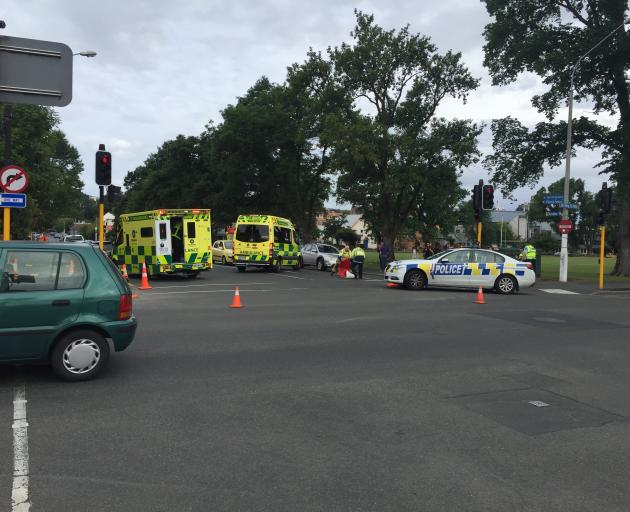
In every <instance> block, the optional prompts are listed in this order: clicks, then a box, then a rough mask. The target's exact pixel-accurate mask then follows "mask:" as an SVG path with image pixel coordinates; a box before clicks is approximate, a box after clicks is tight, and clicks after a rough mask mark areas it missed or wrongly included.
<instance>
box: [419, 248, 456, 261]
mask: <svg viewBox="0 0 630 512" xmlns="http://www.w3.org/2000/svg"><path fill="white" fill-rule="evenodd" d="M449 252H451V249H449V250H447V251H440V252H436V253H435V254H433V255H431V256H429V257H428V258H424V259H425V260H435V259H437V258H439V257H441V256H444V255H445V254H447V253H449Z"/></svg>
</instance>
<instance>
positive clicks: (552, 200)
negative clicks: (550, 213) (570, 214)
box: [543, 196, 564, 204]
mask: <svg viewBox="0 0 630 512" xmlns="http://www.w3.org/2000/svg"><path fill="white" fill-rule="evenodd" d="M562 201H564V196H543V204H560V203H561V202H562Z"/></svg>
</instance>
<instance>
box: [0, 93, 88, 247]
mask: <svg viewBox="0 0 630 512" xmlns="http://www.w3.org/2000/svg"><path fill="white" fill-rule="evenodd" d="M2 108H3V107H2V104H0V111H1V110H2ZM58 125H59V118H58V116H57V115H56V114H55V112H54V111H53V109H51V108H49V107H40V106H34V105H15V106H14V107H13V129H12V137H11V138H12V143H13V144H12V146H13V148H12V149H13V151H12V154H11V163H13V164H15V165H19V166H20V167H22V168H24V169H26V170H27V172H28V174H29V178H30V185H29V189H28V191H27V193H28V207H27V208H25V209H13V212H12V214H11V232H12V237H13V238H28V237H29V233H30V232H31V231H33V230H37V231H43V230H45V229H48V228H50V227H52V226H53V224H54V223H55V221H56V220H57V219H59V218H62V217H75V216H76V215H77V214H78V213H79V208H78V204H79V202H80V199H81V188H82V187H83V183H82V182H81V178H80V174H81V172H82V171H83V164H82V163H81V160H80V158H79V152H78V151H77V149H76V148H75V147H74V146H72V145H71V144H70V143H69V142H68V140H67V139H66V136H65V135H64V133H63V132H62V131H61V130H59V129H58V128H57V127H58ZM2 136H3V134H2ZM0 144H4V140H3V138H2V137H0Z"/></svg>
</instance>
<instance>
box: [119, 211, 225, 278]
mask: <svg viewBox="0 0 630 512" xmlns="http://www.w3.org/2000/svg"><path fill="white" fill-rule="evenodd" d="M119 220H120V226H119V230H118V236H117V240H116V248H115V249H114V251H113V253H112V260H114V262H115V263H116V264H117V265H118V266H122V264H123V263H125V264H126V265H127V272H128V273H129V274H140V273H141V272H142V263H146V266H147V271H148V273H149V274H151V275H158V274H175V273H183V274H186V275H188V276H190V277H196V276H197V275H198V274H199V272H200V271H201V270H206V269H210V268H212V235H211V232H210V210H207V209H206V210H199V209H192V208H191V209H185V210H184V209H181V210H179V209H178V210H152V211H147V212H138V213H124V214H122V215H121V216H120V219H119Z"/></svg>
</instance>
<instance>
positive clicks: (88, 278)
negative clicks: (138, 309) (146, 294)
mask: <svg viewBox="0 0 630 512" xmlns="http://www.w3.org/2000/svg"><path fill="white" fill-rule="evenodd" d="M0 269H2V274H1V276H0V311H3V312H9V311H10V314H4V313H3V314H1V315H0V340H1V342H0V361H3V362H5V361H10V362H18V361H19V362H31V361H32V362H38V361H48V362H50V364H51V365H52V368H53V370H54V372H55V373H56V374H57V375H58V376H60V377H61V378H63V379H66V380H72V381H77V380H87V379H90V378H92V377H94V376H95V375H96V374H97V373H99V372H100V371H101V369H102V368H103V367H104V366H105V364H106V363H107V360H108V358H109V353H110V342H109V341H108V340H110V341H111V346H112V348H113V350H115V351H116V352H119V351H122V350H125V349H126V348H127V346H129V344H130V343H131V342H132V341H133V338H134V336H135V332H136V326H137V322H136V319H135V317H134V316H133V314H132V301H131V289H130V288H129V286H128V285H127V283H126V282H125V280H124V279H123V278H122V277H121V275H120V272H119V271H118V269H117V268H116V267H115V266H114V264H113V263H112V262H111V261H110V260H109V259H108V258H107V257H106V256H105V254H103V252H101V251H99V250H96V248H95V247H92V246H91V245H90V244H80V243H79V244H77V243H75V244H60V243H48V244H40V243H32V242H0Z"/></svg>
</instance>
